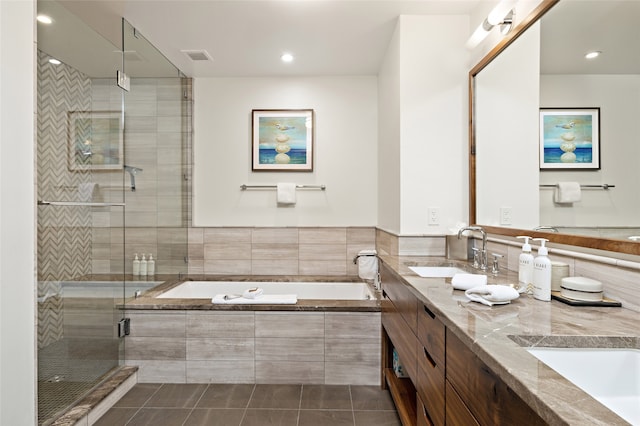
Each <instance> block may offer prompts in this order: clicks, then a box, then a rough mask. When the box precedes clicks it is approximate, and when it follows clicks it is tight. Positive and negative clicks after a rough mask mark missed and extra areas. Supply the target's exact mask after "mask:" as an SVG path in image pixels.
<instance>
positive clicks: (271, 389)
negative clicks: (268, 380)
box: [249, 385, 302, 410]
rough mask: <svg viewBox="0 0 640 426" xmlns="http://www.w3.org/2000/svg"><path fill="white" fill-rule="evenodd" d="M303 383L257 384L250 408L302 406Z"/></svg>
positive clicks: (296, 407) (295, 407) (294, 407)
mask: <svg viewBox="0 0 640 426" xmlns="http://www.w3.org/2000/svg"><path fill="white" fill-rule="evenodd" d="M301 393H302V385H256V388H255V389H254V390H253V395H252V396H251V401H250V402H249V408H293V409H296V410H297V409H298V408H300V395H301Z"/></svg>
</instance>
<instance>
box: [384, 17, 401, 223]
mask: <svg viewBox="0 0 640 426" xmlns="http://www.w3.org/2000/svg"><path fill="white" fill-rule="evenodd" d="M378 117H379V120H378V226H379V227H380V228H382V229H384V230H387V231H389V232H393V233H400V136H401V135H400V25H399V24H398V25H396V28H395V31H394V33H393V37H392V38H391V41H390V42H389V46H388V47H387V51H386V53H385V57H384V60H383V62H382V65H381V66H380V71H379V73H378Z"/></svg>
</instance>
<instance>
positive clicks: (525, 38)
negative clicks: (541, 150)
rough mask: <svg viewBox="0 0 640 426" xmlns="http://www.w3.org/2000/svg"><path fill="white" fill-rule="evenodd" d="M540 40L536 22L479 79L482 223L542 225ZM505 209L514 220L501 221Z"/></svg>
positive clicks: (479, 203)
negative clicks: (508, 222)
mask: <svg viewBox="0 0 640 426" xmlns="http://www.w3.org/2000/svg"><path fill="white" fill-rule="evenodd" d="M539 40H540V26H539V24H535V25H534V26H532V27H531V28H529V30H527V32H526V33H525V34H523V35H522V36H521V37H520V38H518V39H517V40H516V41H515V42H514V43H513V44H512V45H511V46H509V48H508V49H506V50H505V51H504V52H502V53H501V54H500V55H499V56H498V57H497V58H496V59H495V60H494V61H493V62H491V63H490V64H489V65H488V66H487V67H486V68H485V69H483V70H482V71H481V72H480V73H479V74H478V76H477V77H476V83H475V84H476V89H475V90H476V114H477V115H476V140H477V141H478V144H477V147H476V162H477V164H476V179H477V183H476V188H477V204H476V213H477V222H478V223H481V224H483V225H494V226H501V225H504V226H509V225H513V226H515V227H518V228H533V227H535V226H537V225H539V224H540V222H539V209H538V195H539V191H538V176H539V172H538V170H539V165H538V164H539V163H538V106H539V96H540V95H539V71H538V70H539V69H540V65H539V64H540V42H539ZM486 142H490V143H486ZM488 145H490V146H488ZM502 207H508V208H511V209H512V223H511V224H506V223H501V222H500V208H502Z"/></svg>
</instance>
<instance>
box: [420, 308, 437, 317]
mask: <svg viewBox="0 0 640 426" xmlns="http://www.w3.org/2000/svg"><path fill="white" fill-rule="evenodd" d="M422 307H423V308H424V311H425V312H426V313H427V315H429V316H430V317H431V319H435V318H436V314H434V313H433V312H431V310H430V309H429V308H427V305H422Z"/></svg>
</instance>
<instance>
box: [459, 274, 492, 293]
mask: <svg viewBox="0 0 640 426" xmlns="http://www.w3.org/2000/svg"><path fill="white" fill-rule="evenodd" d="M451 284H452V285H453V288H455V289H456V290H469V289H470V288H473V287H478V286H481V285H487V276H486V275H481V274H455V275H454V276H453V277H452V278H451Z"/></svg>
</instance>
